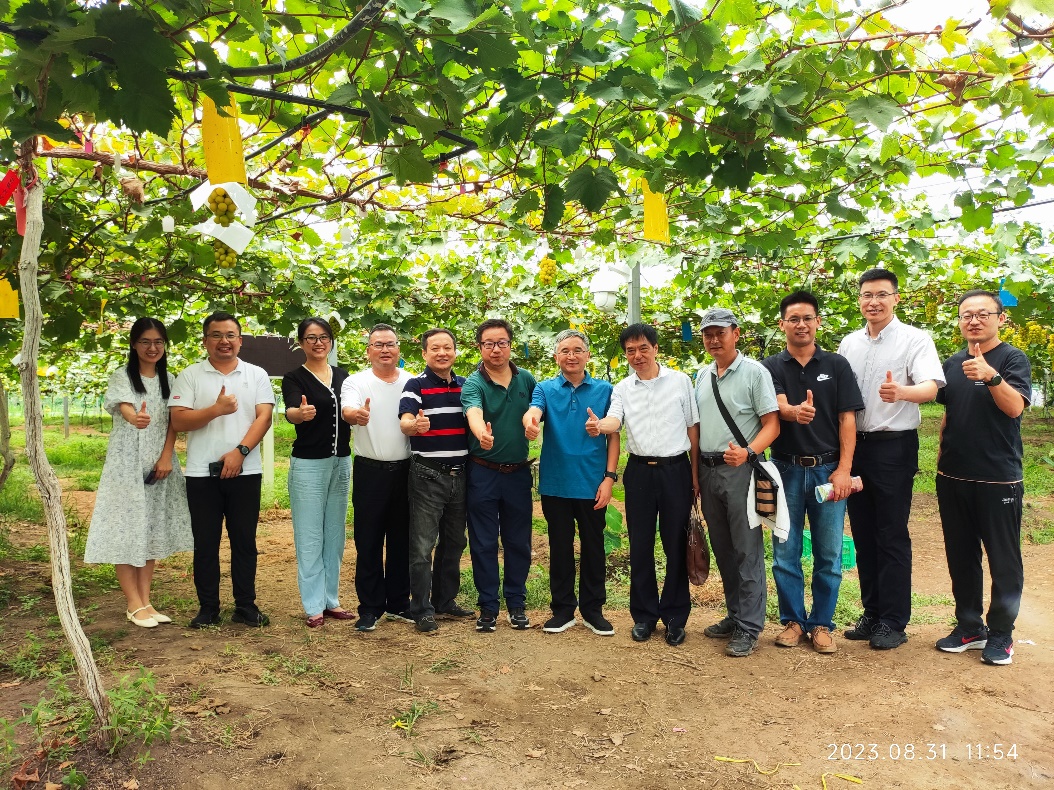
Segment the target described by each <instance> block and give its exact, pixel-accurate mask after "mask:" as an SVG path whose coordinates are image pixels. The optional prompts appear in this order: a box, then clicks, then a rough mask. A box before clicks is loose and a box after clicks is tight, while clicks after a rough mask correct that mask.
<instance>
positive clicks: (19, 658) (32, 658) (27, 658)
mask: <svg viewBox="0 0 1054 790" xmlns="http://www.w3.org/2000/svg"><path fill="white" fill-rule="evenodd" d="M48 663H49V661H48V651H47V648H46V646H45V645H44V642H43V641H42V640H41V638H40V637H39V636H37V635H36V634H34V633H33V632H32V631H30V632H28V633H27V634H26V638H25V641H24V642H22V644H21V645H18V646H17V648H15V649H14V650H13V651H12V652H10V653H8V652H4V653H0V666H3V667H5V668H6V669H8V670H9V671H10V672H11V673H12V674H13V675H15V677H20V678H24V679H26V680H33V679H34V678H38V677H40V676H41V675H43V674H45V672H46V671H47V669H48Z"/></svg>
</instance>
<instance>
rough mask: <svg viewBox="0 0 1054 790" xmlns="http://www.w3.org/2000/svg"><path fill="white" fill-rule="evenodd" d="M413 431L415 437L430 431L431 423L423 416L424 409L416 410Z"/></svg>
mask: <svg viewBox="0 0 1054 790" xmlns="http://www.w3.org/2000/svg"><path fill="white" fill-rule="evenodd" d="M414 430H415V431H416V432H417V436H420V435H421V434H425V433H428V432H429V431H430V430H432V421H431V420H429V419H428V418H427V417H426V416H425V410H424V409H418V410H417V419H416V420H415V421H414Z"/></svg>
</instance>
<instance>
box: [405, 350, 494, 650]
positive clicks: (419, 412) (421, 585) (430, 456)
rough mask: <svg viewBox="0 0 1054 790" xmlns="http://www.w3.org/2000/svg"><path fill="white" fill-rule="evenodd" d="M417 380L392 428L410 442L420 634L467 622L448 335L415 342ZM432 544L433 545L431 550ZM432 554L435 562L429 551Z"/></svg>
mask: <svg viewBox="0 0 1054 790" xmlns="http://www.w3.org/2000/svg"><path fill="white" fill-rule="evenodd" d="M421 348H422V349H423V350H424V359H425V372H424V373H422V374H421V375H420V376H418V377H417V378H413V379H410V380H409V381H408V382H406V386H405V387H404V388H403V397H402V400H401V401H400V402H399V428H400V430H402V432H403V433H404V434H406V435H407V436H409V437H410V451H411V453H412V455H411V456H410V479H409V499H410V613H411V615H412V616H413V618H414V622H415V623H416V624H417V630H418V631H421V632H422V633H429V632H431V631H435V630H436V629H437V628H438V627H439V626H438V624H437V623H436V616H437V615H438V616H439V617H447V618H466V617H468V618H471V617H475V615H476V613H475V612H473V611H471V610H469V609H463V608H462V607H460V606H458V604H457V594H458V592H459V591H460V589H461V555H462V553H464V551H465V546H466V545H467V544H468V536H467V535H466V534H465V524H466V522H465V479H466V477H465V462H466V461H467V460H468V434H467V433H466V429H465V415H464V414H463V413H462V410H461V385H462V384H464V383H465V379H464V378H463V377H462V376H458V375H456V374H455V373H453V371H452V370H451V369H452V367H453V365H454V360H455V359H457V341H456V340H455V339H454V333H453V332H451V331H450V330H449V329H429V330H428V331H427V332H425V333H424V335H422V336H421ZM437 539H438V541H439V542H438V544H437V543H436V541H437ZM433 547H434V548H435V557H434V558H433V556H432V549H433Z"/></svg>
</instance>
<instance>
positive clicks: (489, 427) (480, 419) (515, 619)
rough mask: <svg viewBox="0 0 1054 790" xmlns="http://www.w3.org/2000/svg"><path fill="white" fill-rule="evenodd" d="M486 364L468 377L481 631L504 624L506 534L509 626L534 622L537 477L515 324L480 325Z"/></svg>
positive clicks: (472, 547)
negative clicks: (531, 591)
mask: <svg viewBox="0 0 1054 790" xmlns="http://www.w3.org/2000/svg"><path fill="white" fill-rule="evenodd" d="M476 343H477V345H478V346H479V353H480V356H481V357H482V358H483V361H482V362H481V363H480V365H479V367H478V368H477V369H476V370H475V371H473V373H472V374H471V375H470V376H469V377H468V379H466V380H465V384H464V386H463V387H462V389H461V405H462V408H463V409H464V411H465V417H466V419H467V420H468V428H469V440H468V452H469V461H470V462H471V463H470V464H469V465H468V494H467V498H468V540H469V551H470V553H471V555H472V577H473V579H474V580H475V582H476V589H477V590H478V591H479V608H480V616H479V619H478V620H477V621H476V630H477V631H482V632H485V633H489V632H491V631H495V630H497V626H498V609H499V600H500V599H499V597H498V581H499V577H498V538H499V537H500V538H501V545H502V550H503V552H504V555H505V580H504V583H503V584H502V593H503V595H504V597H505V606H506V608H507V609H508V618H509V624H510V625H512V627H513V628H516V629H518V630H524V629H527V628H529V627H530V625H531V623H530V620H528V619H527V614H526V613H525V612H524V606H525V604H526V601H527V573H528V572H529V571H530V568H531V513H532V507H533V505H532V502H531V485H532V482H533V478H532V476H531V469H530V462H529V460H528V457H527V452H528V441H527V437H526V436H525V435H524V430H523V415H524V414H525V413H526V411H527V409H528V408H530V405H531V395H532V394H533V392H534V385H535V381H534V376H532V375H531V374H530V373H528V372H527V371H526V370H521V369H520V368H518V367H516V365H514V364H512V362H510V360H509V358H510V357H511V356H512V327H511V326H510V325H509V323H508V322H507V321H504V320H502V319H500V318H488V319H487V320H486V321H484V322H483V323H482V324H480V325H479V326H478V327H477V328H476Z"/></svg>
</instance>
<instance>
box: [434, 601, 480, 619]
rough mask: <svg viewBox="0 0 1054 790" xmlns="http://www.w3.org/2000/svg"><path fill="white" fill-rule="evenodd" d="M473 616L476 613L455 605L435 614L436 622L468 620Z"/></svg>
mask: <svg viewBox="0 0 1054 790" xmlns="http://www.w3.org/2000/svg"><path fill="white" fill-rule="evenodd" d="M475 616H476V613H475V612H474V611H473V610H471V609H463V608H461V607H460V606H458V605H457V604H456V603H455V604H451V605H450V606H448V607H447V608H446V609H443V610H441V611H437V612H436V620H468V619H469V618H472V617H475Z"/></svg>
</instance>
